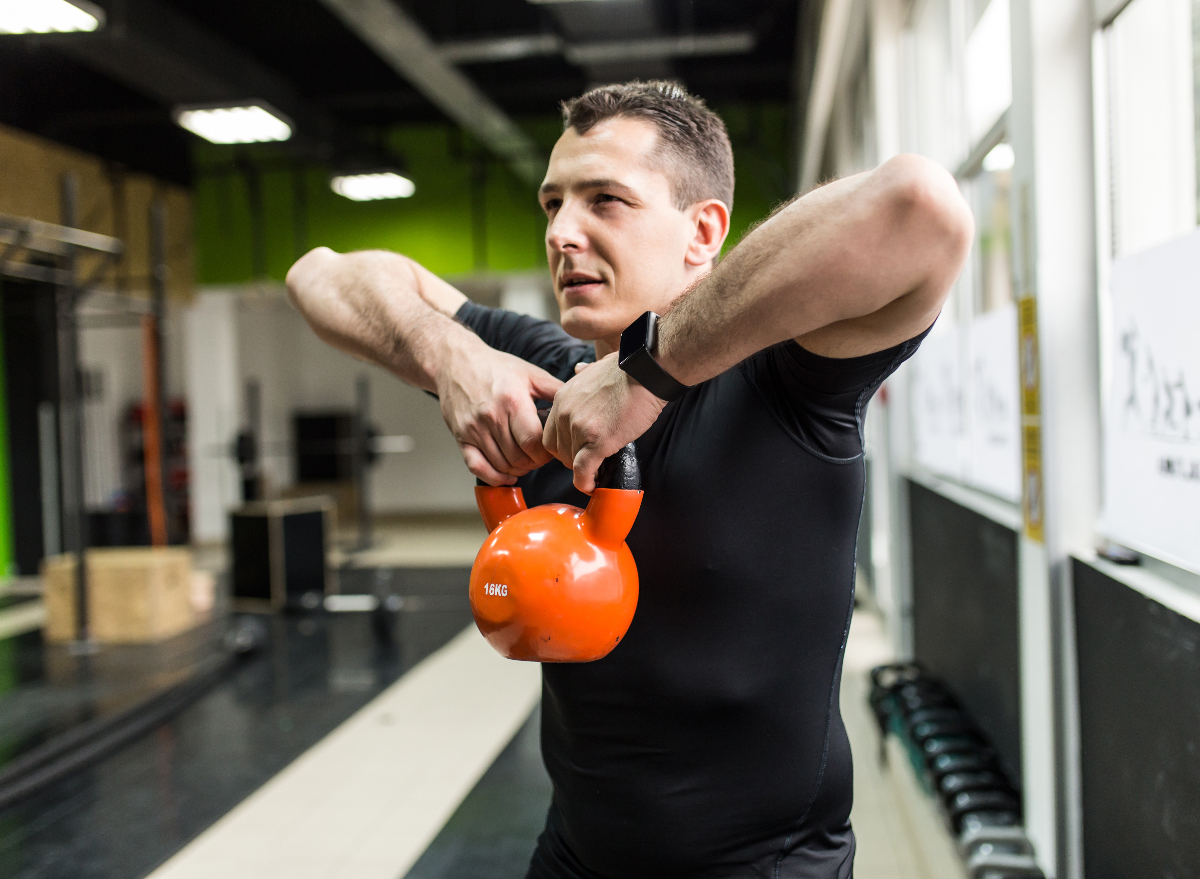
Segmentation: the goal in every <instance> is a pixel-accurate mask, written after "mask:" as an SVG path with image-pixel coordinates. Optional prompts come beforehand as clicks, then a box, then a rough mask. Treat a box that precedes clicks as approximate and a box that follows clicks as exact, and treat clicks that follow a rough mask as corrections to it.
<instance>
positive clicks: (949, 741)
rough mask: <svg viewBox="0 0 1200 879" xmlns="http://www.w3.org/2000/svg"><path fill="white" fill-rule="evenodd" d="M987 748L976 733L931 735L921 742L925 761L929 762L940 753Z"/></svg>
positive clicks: (977, 750) (967, 751)
mask: <svg viewBox="0 0 1200 879" xmlns="http://www.w3.org/2000/svg"><path fill="white" fill-rule="evenodd" d="M986 748H987V745H986V743H984V741H983V740H982V739H980V738H979V736H977V735H973V734H970V733H963V734H960V735H949V736H933V737H932V738H928V739H926V740H925V741H924V742H922V743H921V750H922V751H923V752H924V754H925V762H926V763H929V762H930V761H932V760H933V759H934V758H935V757H940V756H941V755H942V754H970V753H978V752H981V751H983V750H985V749H986Z"/></svg>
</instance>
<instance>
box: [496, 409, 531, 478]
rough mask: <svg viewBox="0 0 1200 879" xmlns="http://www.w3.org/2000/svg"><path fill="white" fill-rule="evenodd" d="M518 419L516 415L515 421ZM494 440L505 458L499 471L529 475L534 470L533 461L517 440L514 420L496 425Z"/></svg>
mask: <svg viewBox="0 0 1200 879" xmlns="http://www.w3.org/2000/svg"><path fill="white" fill-rule="evenodd" d="M517 417H518V416H516V415H514V416H513V419H515V418H517ZM492 439H493V440H494V441H495V443H496V447H497V448H498V449H499V451H500V454H501V455H503V456H504V464H502V465H500V466H499V467H497V469H499V470H503V471H505V472H506V473H515V472H517V471H520V473H527V472H528V471H529V470H531V469H533V459H532V458H530V457H529V455H527V454H526V453H525V451H524V449H523V448H522V447H521V442H520V440H518V439H517V438H516V434H515V433H514V431H513V423H512V420H509V421H508V422H506V423H502V424H498V425H496V428H495V433H494V434H492Z"/></svg>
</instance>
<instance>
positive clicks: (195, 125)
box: [174, 103, 292, 143]
mask: <svg viewBox="0 0 1200 879" xmlns="http://www.w3.org/2000/svg"><path fill="white" fill-rule="evenodd" d="M174 115H175V121H176V122H177V123H178V124H179V125H180V126H181V127H183V128H186V129H187V130H188V131H190V132H192V134H196V135H199V136H200V137H202V138H204V139H205V140H207V141H210V142H212V143H266V142H270V141H279V140H287V139H288V138H290V137H291V136H292V126H291V125H290V124H289V122H288V120H287V119H286V118H285V117H284V116H283V114H282V113H280V112H279V111H277V110H275V109H273V108H270V109H269V108H268V107H266V106H264V105H263V104H259V103H253V104H240V105H231V106H223V107H179V108H177V109H176V110H175V114H174Z"/></svg>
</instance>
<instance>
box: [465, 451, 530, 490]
mask: <svg viewBox="0 0 1200 879" xmlns="http://www.w3.org/2000/svg"><path fill="white" fill-rule="evenodd" d="M459 449H460V450H461V451H462V456H463V461H465V462H466V464H467V469H468V470H470V471H471V475H472V476H476V477H478V478H479V479H482V480H483V481H484V482H486V483H487V484H488V485H512V484H513V483H515V482H516V481H517V478H516V477H515V476H509V475H508V474H507V473H501V472H499V471H498V470H496V468H495V467H493V466H492V465H491V464H489V463H488V460H487V458H486V457H484V454H483V452H481V451H479V449H477V448H475V446H472V445H468V444H466V443H463V444H462V445H460V446H459Z"/></svg>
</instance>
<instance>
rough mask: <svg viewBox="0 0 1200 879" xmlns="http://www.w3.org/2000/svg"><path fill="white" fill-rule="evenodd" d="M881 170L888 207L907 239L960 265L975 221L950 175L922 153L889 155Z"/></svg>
mask: <svg viewBox="0 0 1200 879" xmlns="http://www.w3.org/2000/svg"><path fill="white" fill-rule="evenodd" d="M879 170H880V172H881V173H882V174H883V175H884V179H885V181H886V186H885V189H886V192H887V201H888V207H887V210H888V212H889V213H891V215H892V217H893V218H894V220H895V222H896V223H897V225H898V226H899V229H900V231H901V232H902V234H903V235H904V236H905V238H907V239H909V240H910V243H911V244H912V245H913V246H914V247H915V248H918V249H920V250H924V251H925V252H926V253H931V254H932V255H936V257H937V258H938V260H939V261H945V262H950V263H954V264H955V268H956V270H955V274H956V275H957V269H961V267H962V264H963V262H965V260H966V256H967V251H968V250H970V248H971V243H972V241H973V240H974V238H975V220H974V218H973V217H972V216H971V209H970V208H969V207H968V206H967V202H966V199H964V198H963V196H962V192H961V191H960V190H959V188H958V183H957V181H955V179H954V177H953V175H951V174H950V172H948V171H947V170H946V169H945V168H943V167H942V166H941V165H939V164H938V163H937V162H934V161H933V160H931V159H927V158H925V157H924V156H917V155H911V154H906V155H900V156H896V157H895V158H893V159H889V160H888V161H887V162H885V163H884V164H883V165H882V166H880V169H879Z"/></svg>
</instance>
